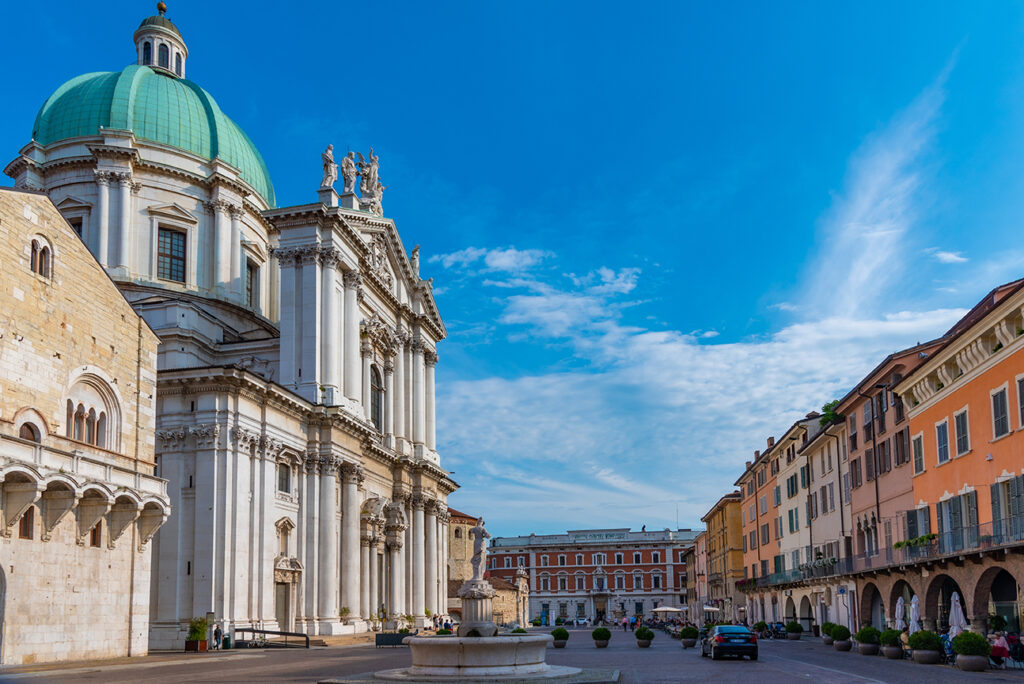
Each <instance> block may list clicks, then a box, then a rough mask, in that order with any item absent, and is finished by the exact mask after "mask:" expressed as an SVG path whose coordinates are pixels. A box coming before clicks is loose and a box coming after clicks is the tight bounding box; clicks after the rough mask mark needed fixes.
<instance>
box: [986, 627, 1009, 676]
mask: <svg viewBox="0 0 1024 684" xmlns="http://www.w3.org/2000/svg"><path fill="white" fill-rule="evenodd" d="M1009 657H1010V644H1009V643H1008V642H1007V641H1006V633H1005V632H996V633H995V639H994V640H993V641H992V652H991V653H989V659H990V660H991V661H992V664H993V666H994V667H997V668H999V669H1001V670H1003V669H1006V659H1007V658H1009Z"/></svg>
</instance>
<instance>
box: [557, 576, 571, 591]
mask: <svg viewBox="0 0 1024 684" xmlns="http://www.w3.org/2000/svg"><path fill="white" fill-rule="evenodd" d="M558 591H569V578H568V577H567V576H565V575H560V576H559V577H558Z"/></svg>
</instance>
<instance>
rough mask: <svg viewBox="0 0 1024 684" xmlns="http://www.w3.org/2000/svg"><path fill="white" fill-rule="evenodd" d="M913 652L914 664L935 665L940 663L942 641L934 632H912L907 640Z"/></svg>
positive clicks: (923, 630)
mask: <svg viewBox="0 0 1024 684" xmlns="http://www.w3.org/2000/svg"><path fill="white" fill-rule="evenodd" d="M908 645H909V646H910V649H911V650H912V651H913V652H914V662H915V663H920V664H922V665H935V664H936V663H938V662H941V661H942V639H940V638H939V635H938V634H936V633H935V632H929V631H928V630H927V629H922V630H921V631H920V632H914V633H913V634H911V635H910V639H909V640H908Z"/></svg>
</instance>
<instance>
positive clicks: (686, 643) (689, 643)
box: [680, 639, 697, 648]
mask: <svg viewBox="0 0 1024 684" xmlns="http://www.w3.org/2000/svg"><path fill="white" fill-rule="evenodd" d="M680 641H682V642H683V648H693V647H694V646H696V645H697V640H696V639H680Z"/></svg>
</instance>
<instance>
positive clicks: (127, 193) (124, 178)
mask: <svg viewBox="0 0 1024 684" xmlns="http://www.w3.org/2000/svg"><path fill="white" fill-rule="evenodd" d="M117 184H118V196H119V201H120V206H121V226H120V230H119V231H118V241H117V245H118V246H117V265H118V266H121V267H123V268H124V269H125V275H128V273H129V272H130V271H131V269H130V268H129V263H128V262H129V261H130V260H129V256H130V254H131V244H132V243H131V239H132V175H131V174H130V173H119V174H117Z"/></svg>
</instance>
